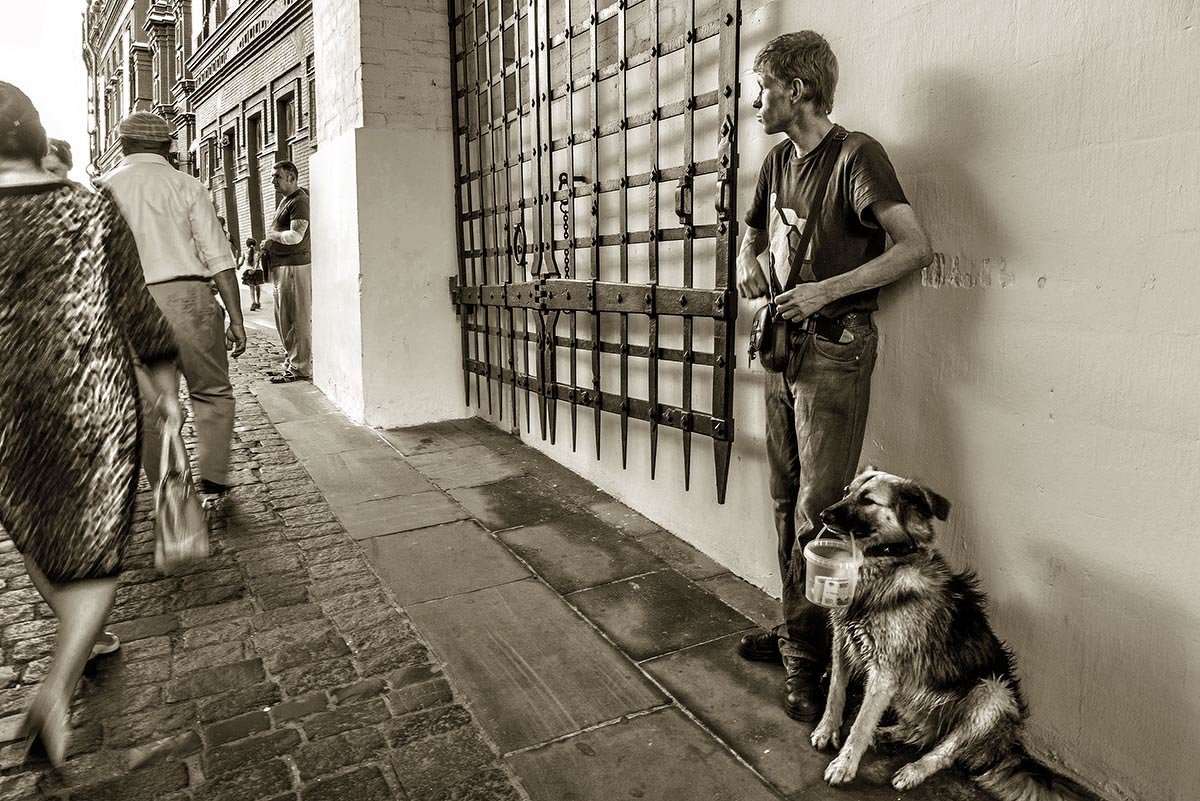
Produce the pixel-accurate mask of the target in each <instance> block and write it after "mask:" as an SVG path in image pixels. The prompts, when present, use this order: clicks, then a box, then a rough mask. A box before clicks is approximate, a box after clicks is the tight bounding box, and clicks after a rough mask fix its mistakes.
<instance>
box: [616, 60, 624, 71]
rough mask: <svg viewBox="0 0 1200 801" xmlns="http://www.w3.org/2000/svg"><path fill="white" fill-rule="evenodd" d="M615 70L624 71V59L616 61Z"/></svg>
mask: <svg viewBox="0 0 1200 801" xmlns="http://www.w3.org/2000/svg"><path fill="white" fill-rule="evenodd" d="M617 69H618V70H622V71H623V70H624V69H625V59H623V58H622V59H618V60H617Z"/></svg>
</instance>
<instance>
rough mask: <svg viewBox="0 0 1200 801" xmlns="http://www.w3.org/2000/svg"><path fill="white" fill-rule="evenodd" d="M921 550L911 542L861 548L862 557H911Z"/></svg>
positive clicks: (877, 544) (878, 544) (888, 543)
mask: <svg viewBox="0 0 1200 801" xmlns="http://www.w3.org/2000/svg"><path fill="white" fill-rule="evenodd" d="M919 550H921V549H920V548H918V547H917V546H916V545H915V544H914V543H912V542H880V543H876V544H875V545H868V546H867V547H866V548H863V555H864V556H892V557H898V556H911V555H913V554H914V553H916V552H917V551H919Z"/></svg>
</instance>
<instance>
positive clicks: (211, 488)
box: [200, 478, 229, 495]
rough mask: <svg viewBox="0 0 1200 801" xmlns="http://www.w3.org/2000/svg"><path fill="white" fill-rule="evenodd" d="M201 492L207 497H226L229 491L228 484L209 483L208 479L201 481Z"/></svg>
mask: <svg viewBox="0 0 1200 801" xmlns="http://www.w3.org/2000/svg"><path fill="white" fill-rule="evenodd" d="M200 491H201V492H202V493H204V494H205V495H224V494H225V493H226V492H228V491H229V485H228V484H218V483H217V482H215V481H209V480H208V479H207V478H202V479H200Z"/></svg>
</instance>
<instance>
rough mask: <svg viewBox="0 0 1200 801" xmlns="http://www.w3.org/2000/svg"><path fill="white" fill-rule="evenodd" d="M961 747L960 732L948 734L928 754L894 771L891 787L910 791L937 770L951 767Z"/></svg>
mask: <svg viewBox="0 0 1200 801" xmlns="http://www.w3.org/2000/svg"><path fill="white" fill-rule="evenodd" d="M961 746H962V742H961V738H960V730H955V731H952V732H950V734H948V735H946V737H944V738H943V739H942V741H941V742H939V743H938V744H937V745H936V746H934V748H933V750H932V751H930V752H929V753H928V754H926V755H925V756H923V757H921V758H920V759H918V760H916V761H915V762H909V763H908V764H907V765H905V766H904V767H902V768H900V770H898V771H896V775H895V776H893V777H892V786H893V787H895V788H896V789H897V790H911V789H912V788H913V787H916V786H917V785H918V784H920V783H921V782H923V781H925V780H926V779H928V778H929V777H930V776H932V775H933V774H935V773H937V772H938V771H939V770H945V769H946V768H948V767H950V766H951V765H953V764H954V755H955V753H957V752H958V750H959V748H960V747H961Z"/></svg>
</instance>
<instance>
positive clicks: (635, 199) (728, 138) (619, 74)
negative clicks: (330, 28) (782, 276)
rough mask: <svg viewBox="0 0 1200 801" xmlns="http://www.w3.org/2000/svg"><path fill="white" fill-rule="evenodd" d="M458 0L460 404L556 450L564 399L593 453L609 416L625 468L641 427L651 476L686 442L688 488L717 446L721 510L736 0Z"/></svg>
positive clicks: (454, 290)
mask: <svg viewBox="0 0 1200 801" xmlns="http://www.w3.org/2000/svg"><path fill="white" fill-rule="evenodd" d="M698 2H699V3H700V4H701V5H702V8H699V9H698V5H697V4H698ZM449 3H450V42H451V51H452V58H453V61H452V71H451V74H452V89H453V96H454V106H453V108H454V127H455V130H456V132H457V135H456V136H455V165H456V174H457V183H458V186H457V190H458V191H457V192H456V202H457V213H458V218H459V225H458V250H459V256H460V258H459V271H458V276H457V278H456V279H451V295H452V297H453V300H454V302H455V303H456V304H457V306H458V311H459V316H460V320H461V323H462V358H463V369H464V371H465V374H466V386H467V402H468V403H470V402H471V390H472V386H473V387H474V397H475V403H476V405H478V406H480V407H481V408H484V407H485V405H486V408H487V409H488V411H489V413H494V414H498V415H499V416H500V417H501V418H502V419H503V417H504V414H505V410H506V409H507V410H508V414H509V415H511V418H510V419H511V420H512V421H513V422H514V423H518V421H519V417H520V415H521V412H520V410H521V409H524V417H525V426H526V429H527V430H530V431H531V430H532V405H533V404H532V402H531V397H532V398H536V404H537V417H538V421H539V425H540V430H541V435H542V437H543V439H544V438H546V437H547V436H549V437H550V439H551V441H554V440H555V438H556V436H557V434H558V430H559V425H558V414H559V405H560V404H565V407H564V409H566V410H569V414H570V427H571V446H572V448H574V447H575V446H576V444H577V432H578V429H579V426H580V422H579V417H580V415H581V414H582V415H584V416H585V418H586V417H590V418H591V429H592V431H593V434H594V438H595V444H596V455H597V458H599V456H600V449H601V428H602V425H603V424H604V416H605V414H609V415H614V416H616V417H617V418H619V426H620V431H621V458H622V465H625V464H626V460H627V456H628V443H629V420H630V418H633V419H635V420H644V421H647V422H648V424H649V450H650V471H651V476H652V477H653V475H654V471H655V468H656V464H657V455H658V437H659V430H660V428H662V427H667V428H671V429H676V430H678V431H680V432H681V437H682V447H683V465H684V481H685V484H688V483H689V482H690V473H691V451H692V437H693V435H696V436H704V437H711V438H712V440H713V451H714V456H715V463H716V482H717V499H718V501H719V502H722V503H723V502H724V499H725V486H726V482H727V479H728V474H729V454H730V448H731V445H732V442H733V435H734V425H733V417H732V411H733V379H734V373H733V370H734V366H735V359H734V352H733V347H734V328H733V326H734V320H735V317H736V315H737V298H736V294H735V292H734V290H732V289H731V284H732V280H731V279H732V270H733V265H734V258H735V252H734V249H735V247H736V241H735V240H736V236H735V233H736V224H735V223H734V221H735V220H736V200H735V195H736V187H737V147H736V137H737V102H738V80H737V78H738V32H739V29H740V24H741V20H740V10H739V0H616V1H615V2H612V3H611V4H608V5H600V4H598V3H597V2H596V0H449ZM698 147H699V151H698ZM706 148H707V150H706ZM708 263H711V272H710V271H709V267H708ZM698 264H700V265H703V268H702V269H700V270H697V269H696V267H697V265H698ZM564 318H565V319H564ZM631 324H632V329H631ZM531 352H532V355H531ZM631 366H632V367H633V369H632V370H631ZM643 367H644V370H643ZM639 390H640V391H639ZM709 396H711V404H708V403H706V400H707V397H709ZM610 422H613V423H616V422H617V421H616V420H613V421H610Z"/></svg>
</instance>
